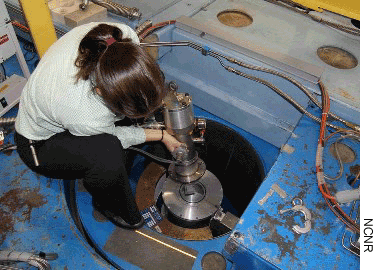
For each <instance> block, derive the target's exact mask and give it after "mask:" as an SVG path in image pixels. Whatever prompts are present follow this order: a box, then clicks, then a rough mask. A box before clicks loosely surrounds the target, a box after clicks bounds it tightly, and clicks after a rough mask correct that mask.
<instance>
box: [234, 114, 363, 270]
mask: <svg viewBox="0 0 380 270" xmlns="http://www.w3.org/2000/svg"><path fill="white" fill-rule="evenodd" d="M311 111H312V112H313V113H320V112H319V110H316V109H311ZM294 133H295V136H293V137H292V138H291V139H290V140H289V141H288V143H287V144H288V145H289V146H291V147H292V148H293V149H294V152H292V153H287V152H282V153H281V154H280V155H279V157H278V159H277V161H276V163H275V164H274V166H273V167H272V169H271V171H270V172H269V174H268V175H267V178H266V179H265V181H264V182H263V184H262V185H261V187H260V189H259V190H258V192H257V193H256V195H255V197H254V198H253V200H252V201H251V203H250V204H249V206H248V208H247V209H246V211H245V213H244V214H243V216H242V222H241V223H240V224H238V225H237V226H236V227H235V231H237V232H239V233H241V234H242V235H243V238H241V239H239V240H238V243H239V244H240V245H241V246H242V248H243V252H241V253H242V254H244V253H246V252H248V253H249V254H250V256H247V257H250V258H251V259H252V261H254V258H258V257H261V258H264V259H265V260H267V261H268V262H270V264H272V265H274V266H276V267H278V268H280V269H359V265H360V264H359V263H360V261H359V257H357V256H355V255H353V254H352V253H350V252H349V251H347V250H346V249H345V248H344V247H343V246H342V244H341V242H342V236H343V233H344V232H345V231H346V229H345V226H344V225H343V223H342V222H341V221H340V220H338V218H337V217H336V216H335V215H334V214H333V213H332V212H331V211H330V209H328V208H327V205H326V204H325V202H324V199H323V198H322V195H321V194H320V192H319V191H318V187H317V179H316V175H315V154H316V147H317V139H318V134H319V125H318V124H316V123H314V122H312V121H311V120H310V119H308V118H307V117H303V118H302V119H301V121H300V123H299V124H298V126H297V128H296V129H295V131H294ZM347 145H350V147H351V148H352V149H353V150H354V151H355V152H356V154H357V155H356V159H355V160H354V161H353V162H352V163H348V164H345V165H344V173H343V176H342V177H341V178H340V179H338V180H336V181H327V182H328V183H329V185H330V190H331V191H333V193H334V192H336V191H341V190H347V189H352V187H351V186H349V185H348V183H347V178H348V177H349V176H350V175H351V172H350V169H351V168H353V167H354V166H355V165H359V164H360V157H359V155H358V153H359V144H358V143H353V142H347ZM328 148H329V145H327V146H326V148H325V149H326V150H325V155H324V162H325V163H324V164H325V171H326V174H332V172H334V173H336V172H337V171H338V168H339V167H338V165H337V161H336V160H335V159H334V158H333V157H332V155H331V153H330V152H329V150H328ZM332 176H334V175H332ZM273 184H277V185H278V186H279V187H281V188H282V189H283V190H284V191H285V192H286V193H287V197H286V198H285V199H283V198H281V197H280V196H279V195H278V194H277V193H274V194H273V195H272V196H271V197H269V198H268V200H267V202H266V203H264V204H263V205H260V204H259V203H258V202H259V200H261V199H262V198H264V196H265V195H266V194H267V192H268V191H269V189H270V188H271V187H272V185H273ZM295 197H297V198H300V199H302V200H303V202H304V204H305V206H306V207H307V208H308V209H309V210H310V211H311V214H312V222H311V224H312V228H311V230H310V232H308V233H306V234H301V235H299V234H296V233H295V232H293V231H292V229H291V227H292V225H295V224H299V225H300V226H301V227H303V221H302V220H300V219H299V218H294V219H293V216H294V212H288V213H286V214H279V210H281V209H287V208H291V206H292V204H291V201H292V199H293V198H295ZM351 206H352V203H347V204H343V205H342V208H343V209H344V210H345V211H346V213H349V211H350V209H351ZM235 256H236V255H235ZM236 263H237V264H238V265H239V261H237V262H236ZM267 264H268V263H267ZM252 265H253V264H252ZM237 269H240V268H237Z"/></svg>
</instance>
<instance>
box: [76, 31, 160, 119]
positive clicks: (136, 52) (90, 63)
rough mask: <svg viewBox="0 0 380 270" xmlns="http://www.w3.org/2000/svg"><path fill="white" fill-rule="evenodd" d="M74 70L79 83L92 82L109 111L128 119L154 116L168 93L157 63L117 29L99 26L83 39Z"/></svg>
mask: <svg viewBox="0 0 380 270" xmlns="http://www.w3.org/2000/svg"><path fill="white" fill-rule="evenodd" d="M75 66H77V67H78V68H79V71H78V73H77V75H76V78H77V80H80V79H83V80H88V79H90V78H91V82H92V83H93V86H94V88H93V91H94V92H95V89H96V93H98V94H99V95H100V96H101V97H102V98H103V100H104V102H105V104H106V105H107V107H108V108H109V109H110V110H111V111H112V112H114V113H115V114H121V115H125V116H127V117H129V118H140V117H147V116H149V115H150V114H152V113H153V112H154V111H155V110H156V109H158V108H159V107H160V106H161V105H162V99H163V98H164V97H165V95H166V92H167V88H166V87H165V85H164V78H163V76H162V74H161V70H160V68H159V66H158V65H157V63H156V62H155V61H154V59H152V58H151V57H150V56H149V54H148V53H147V52H145V51H144V50H143V49H142V48H141V47H140V46H139V45H136V44H134V43H133V42H131V39H122V32H121V30H120V29H119V28H117V27H114V26H110V25H106V24H100V25H98V26H96V27H95V28H93V29H92V30H91V31H90V32H89V33H88V34H87V35H86V36H85V37H84V38H83V39H82V41H81V43H80V45H79V52H78V57H77V59H76V61H75Z"/></svg>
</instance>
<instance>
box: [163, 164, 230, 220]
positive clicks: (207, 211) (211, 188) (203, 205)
mask: <svg viewBox="0 0 380 270" xmlns="http://www.w3.org/2000/svg"><path fill="white" fill-rule="evenodd" d="M195 183H196V184H197V186H198V187H200V186H202V188H203V192H202V194H201V195H202V200H200V201H198V200H191V199H189V200H186V198H184V194H183V192H182V191H183V189H184V187H183V186H184V185H194V184H195ZM189 190H190V191H189V192H195V193H196V192H198V191H197V190H198V189H197V188H194V189H192V188H190V189H189ZM189 195H190V194H189ZM194 196H196V197H199V196H197V195H196V194H193V195H190V196H189V197H194ZM162 198H163V201H164V203H165V205H166V207H167V208H168V210H169V211H170V212H171V213H172V214H173V215H175V216H177V217H179V218H181V219H184V220H187V221H198V220H199V221H200V220H203V219H206V218H208V217H210V216H212V215H213V214H214V213H215V212H216V211H217V210H218V208H219V207H220V204H221V202H222V199H223V188H222V185H221V184H220V182H219V180H218V179H217V178H216V176H215V175H214V174H213V173H211V172H210V171H207V170H206V172H205V174H204V175H203V176H202V177H201V178H200V179H199V180H198V181H196V182H194V183H191V184H184V183H180V182H177V181H173V180H171V179H170V178H168V179H167V180H166V181H165V183H164V186H163V188H162ZM191 201H196V202H191Z"/></svg>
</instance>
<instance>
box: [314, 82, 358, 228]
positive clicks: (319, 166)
mask: <svg viewBox="0 0 380 270" xmlns="http://www.w3.org/2000/svg"><path fill="white" fill-rule="evenodd" d="M318 84H319V87H320V89H321V93H322V119H321V120H322V121H321V125H320V132H319V138H318V146H317V154H316V161H315V165H316V172H317V182H318V189H319V190H320V192H321V194H322V197H323V198H324V199H325V201H326V203H327V205H328V207H329V208H330V210H331V211H332V212H333V213H334V214H335V216H336V217H338V218H339V219H340V220H341V221H342V222H343V223H344V224H345V225H346V226H347V227H349V228H350V229H351V230H352V231H353V232H354V233H359V232H360V227H359V225H358V224H357V223H356V222H355V221H354V220H352V218H351V217H350V216H348V215H347V214H346V213H345V212H344V211H343V210H342V208H341V207H340V206H339V204H338V203H337V201H336V199H335V197H334V196H332V194H331V192H330V190H329V188H328V186H327V184H326V182H325V179H324V173H323V158H322V155H323V148H324V144H325V132H326V121H327V115H328V111H329V110H330V98H329V96H328V93H327V91H326V89H325V87H324V85H323V84H322V83H321V82H318ZM349 132H351V133H352V131H349Z"/></svg>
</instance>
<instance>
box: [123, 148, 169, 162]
mask: <svg viewBox="0 0 380 270" xmlns="http://www.w3.org/2000/svg"><path fill="white" fill-rule="evenodd" d="M127 149H128V150H133V151H136V152H139V153H141V154H143V155H145V156H147V157H150V158H151V159H154V160H156V161H158V162H161V163H167V164H172V163H175V161H174V160H169V159H165V158H160V157H158V156H155V155H152V154H151V153H149V152H146V151H144V150H142V149H139V148H136V147H133V146H131V147H129V148H127Z"/></svg>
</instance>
